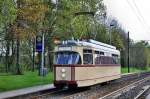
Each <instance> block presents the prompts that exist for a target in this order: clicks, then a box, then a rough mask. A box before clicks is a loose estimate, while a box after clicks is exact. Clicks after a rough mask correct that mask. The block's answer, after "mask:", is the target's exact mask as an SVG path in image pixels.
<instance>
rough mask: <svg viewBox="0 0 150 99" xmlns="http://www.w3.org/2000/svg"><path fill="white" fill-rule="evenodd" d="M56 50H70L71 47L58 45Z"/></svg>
mask: <svg viewBox="0 0 150 99" xmlns="http://www.w3.org/2000/svg"><path fill="white" fill-rule="evenodd" d="M58 50H59V51H71V50H72V48H71V47H59V48H58Z"/></svg>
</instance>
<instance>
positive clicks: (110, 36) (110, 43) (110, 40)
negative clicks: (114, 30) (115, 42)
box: [109, 26, 111, 45]
mask: <svg viewBox="0 0 150 99" xmlns="http://www.w3.org/2000/svg"><path fill="white" fill-rule="evenodd" d="M109 39H110V41H109V44H110V45H111V26H110V28H109Z"/></svg>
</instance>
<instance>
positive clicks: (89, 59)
mask: <svg viewBox="0 0 150 99" xmlns="http://www.w3.org/2000/svg"><path fill="white" fill-rule="evenodd" d="M83 64H93V53H92V50H85V49H84V50H83Z"/></svg>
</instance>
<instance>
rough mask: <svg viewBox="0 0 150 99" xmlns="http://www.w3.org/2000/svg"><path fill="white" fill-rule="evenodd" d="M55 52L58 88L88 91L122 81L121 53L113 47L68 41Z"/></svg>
mask: <svg viewBox="0 0 150 99" xmlns="http://www.w3.org/2000/svg"><path fill="white" fill-rule="evenodd" d="M54 52H55V57H54V86H55V87H58V88H62V87H64V86H68V87H85V86H91V85H94V84H98V83H102V82H107V81H110V80H114V79H118V78H120V68H121V66H120V52H119V51H118V50H116V47H114V46H111V45H108V44H104V43H101V42H98V41H95V40H86V41H85V40H83V41H75V40H68V41H63V42H62V43H61V44H59V45H58V46H56V47H55V51H54Z"/></svg>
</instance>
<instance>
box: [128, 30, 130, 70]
mask: <svg viewBox="0 0 150 99" xmlns="http://www.w3.org/2000/svg"><path fill="white" fill-rule="evenodd" d="M129 36H130V35H129V32H128V73H129V72H130V64H129V61H130V59H129V47H130V38H129Z"/></svg>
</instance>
